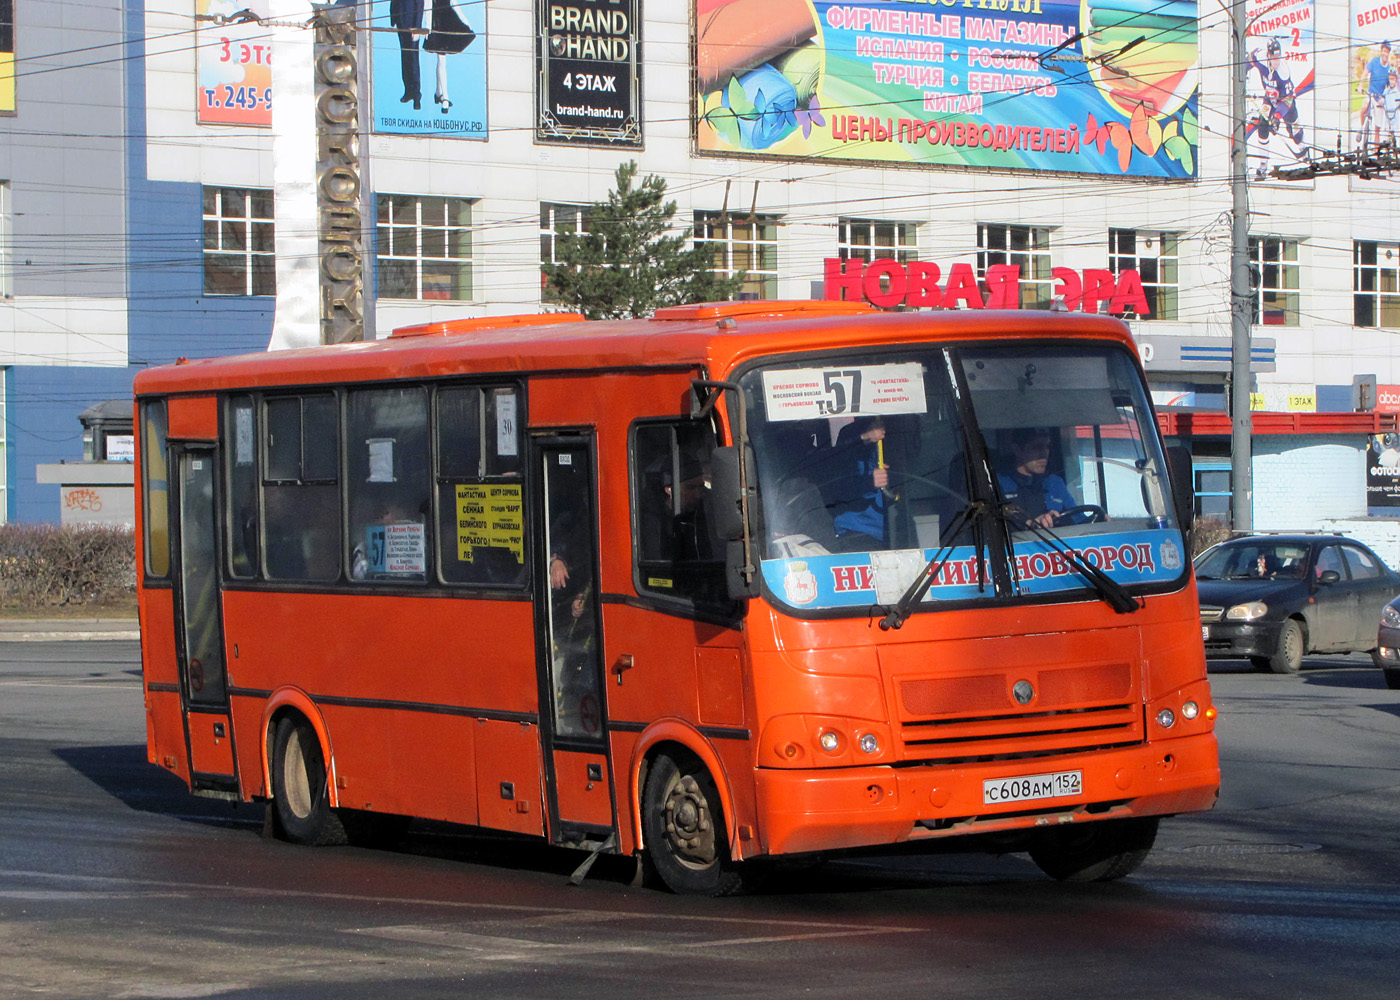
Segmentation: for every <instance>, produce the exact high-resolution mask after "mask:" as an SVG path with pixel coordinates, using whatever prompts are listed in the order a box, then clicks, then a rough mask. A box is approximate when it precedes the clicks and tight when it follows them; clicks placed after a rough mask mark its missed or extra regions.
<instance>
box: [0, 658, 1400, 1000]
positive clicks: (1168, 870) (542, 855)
mask: <svg viewBox="0 0 1400 1000" xmlns="http://www.w3.org/2000/svg"><path fill="white" fill-rule="evenodd" d="M1212 678H1213V681H1214V685H1215V692H1216V699H1217V703H1218V704H1219V706H1220V708H1221V711H1222V714H1221V719H1220V730H1219V731H1220V737H1221V746H1222V757H1223V765H1224V771H1225V782H1224V789H1223V792H1222V798H1221V802H1220V806H1219V807H1218V808H1217V809H1216V810H1215V811H1214V812H1212V813H1209V814H1204V815H1201V816H1195V817H1180V818H1177V819H1175V820H1172V821H1170V822H1168V823H1166V824H1164V825H1163V830H1162V834H1161V835H1160V836H1159V838H1158V849H1157V850H1156V851H1155V852H1154V854H1153V855H1152V857H1151V858H1149V860H1148V862H1147V863H1146V864H1145V865H1144V866H1143V867H1142V868H1141V869H1140V870H1139V872H1138V873H1137V874H1136V875H1134V876H1133V877H1131V878H1129V879H1126V880H1124V881H1122V882H1117V883H1113V884H1109V885H1090V886H1074V885H1061V884H1058V883H1055V882H1052V881H1050V880H1048V879H1046V878H1045V877H1044V876H1042V875H1041V874H1040V873H1039V871H1038V870H1037V869H1036V868H1035V867H1034V866H1033V865H1032V864H1031V863H1030V862H1029V861H1028V860H1027V859H1025V858H1024V857H1019V856H1006V857H1000V858H993V857H984V856H980V855H977V856H967V855H927V854H919V855H909V856H903V857H897V858H888V857H887V858H876V859H868V858H859V859H841V860H835V861H831V862H828V863H827V864H826V865H824V866H822V867H820V868H817V869H815V870H808V871H796V872H791V873H788V874H787V875H786V876H785V877H783V878H781V879H780V880H778V881H777V882H776V883H775V884H774V885H773V886H772V887H771V888H770V889H769V890H768V891H766V892H764V893H763V894H760V895H751V896H746V897H739V898H732V899H722V900H697V899H691V898H681V897H676V896H671V895H667V894H664V893H661V892H657V891H653V890H650V889H639V888H633V887H632V886H631V885H630V884H629V880H630V877H631V875H632V869H631V866H630V865H628V864H625V863H623V862H621V861H620V860H618V859H605V860H604V861H602V862H600V863H599V865H598V866H597V867H596V868H595V869H594V872H593V874H592V875H591V876H590V877H589V879H588V880H587V881H586V882H584V883H583V885H582V886H579V887H577V888H575V887H570V886H569V885H568V884H567V876H568V873H569V872H570V871H571V870H572V868H573V866H574V865H575V864H576V863H577V861H578V860H579V858H578V856H577V855H574V854H572V853H569V852H565V851H557V850H552V849H548V848H543V847H539V846H535V845H530V844H520V843H516V842H511V841H506V840H503V839H499V838H479V837H471V836H466V835H464V834H463V833H462V832H461V831H458V830H454V829H449V828H443V827H431V828H424V829H415V831H414V832H412V833H411V834H410V836H409V838H408V840H407V841H406V843H405V844H404V845H403V846H402V847H400V848H398V849H395V850H379V851H374V850H367V849H363V848H350V847H347V848H322V849H308V848H298V847H293V846H290V845H287V844H283V843H280V842H277V841H273V840H267V839H264V838H263V837H262V836H261V832H260V831H261V818H262V811H261V809H260V808H258V807H248V806H241V807H237V808H234V807H232V806H230V805H229V804H227V803H222V802H215V801H210V800H204V799H198V798H194V797H192V796H190V795H188V794H187V793H186V792H185V791H184V789H183V786H182V785H180V783H179V782H178V781H176V780H173V779H172V778H171V777H170V776H169V775H167V774H165V773H164V772H162V771H160V770H159V769H157V768H155V767H152V766H150V765H148V764H146V762H145V747H144V743H143V740H144V730H143V716H142V703H141V689H140V680H139V673H138V667H137V649H136V644H135V643H132V642H122V641H106V642H84V643H75V642H45V643H0V998H11V997H31V996H45V997H62V998H72V1000H79V998H89V997H91V998H103V1000H113V998H174V997H181V998H183V997H238V998H282V997H286V998H293V997H294V998H298V1000H302V998H327V1000H330V998H336V1000H346V998H362V997H363V998H374V1000H386V998H390V997H392V998H394V1000H397V998H401V997H403V998H418V997H443V998H446V997H453V998H460V997H522V998H524V997H531V998H533V997H570V998H575V997H594V996H607V997H609V998H610V1000H611V998H623V997H672V996H674V997H709V996H731V997H813V996H818V997H820V996H833V997H843V998H844V997H878V998H881V1000H887V998H893V997H957V998H982V997H1017V998H1020V997H1024V996H1028V995H1036V996H1050V997H1075V998H1082V997H1114V998H1127V997H1132V998H1139V997H1147V998H1151V997H1164V998H1166V997H1170V998H1178V997H1260V998H1268V1000H1279V998H1287V997H1308V998H1331V997H1343V996H1344V997H1347V998H1348V1000H1354V998H1363V997H1385V998H1393V997H1394V996H1396V995H1397V992H1400V977H1397V974H1396V971H1395V970H1396V965H1397V962H1396V951H1397V949H1400V832H1397V831H1400V765H1397V761H1398V760H1400V692H1392V691H1388V690H1386V689H1385V688H1384V686H1383V685H1382V683H1381V680H1380V677H1379V674H1378V672H1377V671H1376V670H1375V669H1374V668H1372V667H1371V666H1370V665H1369V660H1367V659H1365V658H1358V657H1351V658H1346V657H1342V658H1334V659H1328V658H1310V659H1309V660H1308V661H1307V664H1306V666H1305V669H1304V672H1303V673H1302V674H1301V675H1300V676H1297V677H1280V676H1274V675H1265V674H1257V673H1254V672H1252V671H1251V670H1249V668H1248V667H1247V665H1245V664H1236V663H1224V664H1213V665H1212Z"/></svg>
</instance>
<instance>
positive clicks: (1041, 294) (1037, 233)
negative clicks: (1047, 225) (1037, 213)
mask: <svg viewBox="0 0 1400 1000" xmlns="http://www.w3.org/2000/svg"><path fill="white" fill-rule="evenodd" d="M998 264H1012V265H1015V266H1016V267H1019V268H1020V269H1021V303H1020V305H1021V308H1022V309H1049V308H1050V301H1051V299H1050V296H1051V289H1052V288H1053V286H1054V281H1053V280H1052V276H1051V274H1050V269H1051V264H1050V230H1049V229H1041V228H1037V227H1035V226H989V225H981V224H979V225H978V226H977V277H978V279H979V280H980V279H984V278H986V276H987V268H989V267H994V266H996V265H998Z"/></svg>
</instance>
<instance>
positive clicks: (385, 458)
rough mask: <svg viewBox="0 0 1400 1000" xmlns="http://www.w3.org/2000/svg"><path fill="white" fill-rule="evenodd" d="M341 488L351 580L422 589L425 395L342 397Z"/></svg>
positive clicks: (409, 391) (411, 391)
mask: <svg viewBox="0 0 1400 1000" xmlns="http://www.w3.org/2000/svg"><path fill="white" fill-rule="evenodd" d="M345 437H346V441H347V442H348V447H347V450H346V476H345V479H346V485H347V487H348V489H347V492H348V494H349V500H350V511H349V513H350V520H349V531H348V533H347V537H346V539H345V544H346V545H347V546H349V565H350V578H351V579H352V580H378V581H382V580H408V581H424V580H426V579H427V573H428V521H429V517H428V515H429V512H430V509H431V497H430V494H429V490H428V460H429V459H428V392H427V390H426V389H424V388H423V387H421V386H412V387H408V388H393V389H361V390H356V391H352V392H350V393H348V394H347V395H346V405H345Z"/></svg>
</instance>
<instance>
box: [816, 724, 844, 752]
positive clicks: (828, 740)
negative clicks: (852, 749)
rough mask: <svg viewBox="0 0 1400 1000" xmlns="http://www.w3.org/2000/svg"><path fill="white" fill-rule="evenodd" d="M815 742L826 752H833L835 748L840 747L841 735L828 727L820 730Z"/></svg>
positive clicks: (838, 748)
mask: <svg viewBox="0 0 1400 1000" xmlns="http://www.w3.org/2000/svg"><path fill="white" fill-rule="evenodd" d="M817 743H819V744H820V745H821V748H822V749H823V750H825V751H826V752H827V753H835V752H836V751H837V750H840V749H841V737H840V736H838V735H837V734H836V733H833V732H832V731H831V730H830V729H823V730H822V733H821V735H820V736H818V737H817Z"/></svg>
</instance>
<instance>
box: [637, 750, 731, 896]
mask: <svg viewBox="0 0 1400 1000" xmlns="http://www.w3.org/2000/svg"><path fill="white" fill-rule="evenodd" d="M642 833H643V835H644V836H645V838H646V851H647V859H648V861H649V862H650V863H651V867H652V869H653V870H654V872H655V873H656V875H657V876H659V877H660V879H661V881H662V882H663V883H665V885H666V887H667V888H669V889H670V890H671V891H672V892H677V893H682V894H686V895H697V896H727V895H729V894H731V893H734V892H737V891H738V890H739V889H740V888H741V886H742V884H743V881H742V879H741V877H740V875H739V873H738V872H737V871H735V870H734V867H733V864H732V863H731V862H730V860H729V845H728V841H727V838H726V836H725V828H724V814H723V813H722V812H721V810H720V806H719V791H718V789H717V788H716V787H715V783H714V779H712V778H711V777H710V774H709V772H708V771H706V770H705V768H704V766H703V765H702V764H701V763H700V762H699V761H698V760H695V759H694V758H691V757H686V756H679V755H678V756H677V757H672V756H670V755H668V754H665V753H663V754H659V755H658V756H657V757H656V759H655V760H653V761H652V762H651V767H650V769H649V770H648V771H647V778H646V786H645V789H644V791H643V794H642Z"/></svg>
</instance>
